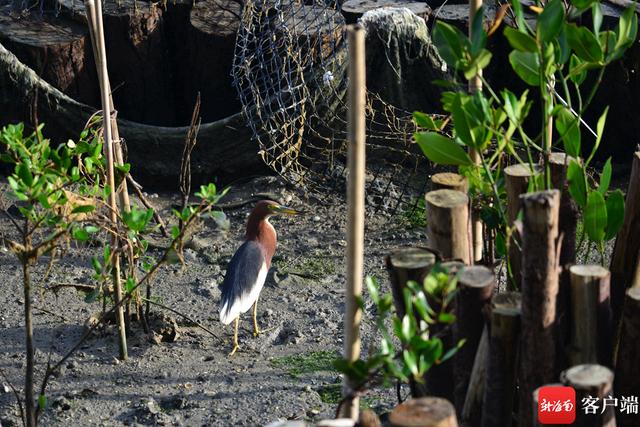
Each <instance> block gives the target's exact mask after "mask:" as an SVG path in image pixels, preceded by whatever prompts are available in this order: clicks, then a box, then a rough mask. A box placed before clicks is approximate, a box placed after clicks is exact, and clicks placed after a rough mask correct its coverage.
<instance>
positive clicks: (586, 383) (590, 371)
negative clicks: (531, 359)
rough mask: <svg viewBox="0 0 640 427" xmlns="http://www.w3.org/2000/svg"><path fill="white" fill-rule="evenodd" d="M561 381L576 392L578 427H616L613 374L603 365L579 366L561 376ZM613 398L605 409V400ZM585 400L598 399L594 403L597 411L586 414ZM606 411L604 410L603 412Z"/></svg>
mask: <svg viewBox="0 0 640 427" xmlns="http://www.w3.org/2000/svg"><path fill="white" fill-rule="evenodd" d="M560 380H561V381H562V383H563V384H564V385H566V386H571V387H573V388H574V389H575V390H576V405H577V406H578V408H577V410H576V421H575V423H574V424H572V425H574V426H577V427H596V426H597V427H600V426H602V427H615V426H616V418H615V412H616V408H615V407H614V406H613V405H612V404H613V372H612V371H611V370H610V369H609V368H607V367H605V366H601V365H577V366H573V367H571V368H569V369H567V370H566V371H563V372H562V374H561V375H560ZM607 398H611V400H610V401H609V402H610V406H607V407H606V408H603V406H604V401H603V399H607ZM583 399H589V400H593V399H597V401H594V403H595V405H596V408H597V409H596V410H595V411H594V412H593V413H585V409H584V407H585V401H584V400H583ZM603 409H604V410H603Z"/></svg>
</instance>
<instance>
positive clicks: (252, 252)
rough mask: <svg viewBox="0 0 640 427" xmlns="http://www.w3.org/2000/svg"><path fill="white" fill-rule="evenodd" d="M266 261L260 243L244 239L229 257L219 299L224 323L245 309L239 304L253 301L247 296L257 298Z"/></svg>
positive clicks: (221, 318) (264, 274)
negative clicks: (229, 260) (231, 256)
mask: <svg viewBox="0 0 640 427" xmlns="http://www.w3.org/2000/svg"><path fill="white" fill-rule="evenodd" d="M265 269H266V262H265V259H264V255H263V253H262V250H261V249H260V245H258V243H256V242H254V241H251V240H249V241H246V242H244V243H243V244H242V246H240V248H239V249H238V250H237V251H236V253H235V254H234V255H233V258H231V262H229V266H228V267H227V274H226V275H225V277H224V282H223V283H222V298H221V300H220V320H221V321H222V323H224V324H229V323H230V322H231V321H233V320H234V319H235V318H236V317H237V316H238V315H239V314H241V313H242V312H244V311H246V309H248V308H246V309H244V308H245V307H240V305H243V306H244V305H247V303H249V307H250V305H251V304H252V303H253V301H248V300H247V299H248V298H252V299H253V298H254V297H255V299H257V294H256V295H253V294H255V293H256V292H259V290H260V289H256V288H262V285H263V284H264V277H262V276H266V273H264V272H265Z"/></svg>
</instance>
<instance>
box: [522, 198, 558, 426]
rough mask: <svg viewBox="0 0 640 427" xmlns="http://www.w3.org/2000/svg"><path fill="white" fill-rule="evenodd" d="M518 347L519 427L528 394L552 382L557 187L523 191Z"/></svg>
mask: <svg viewBox="0 0 640 427" xmlns="http://www.w3.org/2000/svg"><path fill="white" fill-rule="evenodd" d="M522 202H523V206H522V209H523V227H522V266H523V268H522V341H521V346H522V351H521V352H520V356H521V362H520V376H519V378H520V405H519V408H520V416H519V419H520V426H523V427H524V426H530V425H531V420H532V414H531V396H532V393H533V391H534V390H535V389H536V388H537V387H539V386H541V385H542V384H545V383H548V382H551V381H553V380H554V379H555V378H556V375H557V372H556V369H555V346H556V336H555V327H556V298H557V296H558V266H557V264H556V262H557V254H556V253H557V248H556V243H557V239H558V212H559V209H560V192H559V191H558V190H550V191H541V192H537V193H530V194H526V195H523V196H522Z"/></svg>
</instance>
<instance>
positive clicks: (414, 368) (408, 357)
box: [402, 350, 419, 376]
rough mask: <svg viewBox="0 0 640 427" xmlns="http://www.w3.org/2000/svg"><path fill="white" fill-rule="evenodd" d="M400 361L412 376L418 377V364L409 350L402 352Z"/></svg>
mask: <svg viewBox="0 0 640 427" xmlns="http://www.w3.org/2000/svg"><path fill="white" fill-rule="evenodd" d="M402 360H404V364H405V366H406V367H407V368H409V370H410V371H411V373H412V374H413V375H414V376H418V373H419V371H418V363H417V361H416V355H415V354H413V353H412V352H410V351H409V350H404V351H403V352H402Z"/></svg>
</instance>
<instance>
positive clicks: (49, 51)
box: [0, 5, 100, 106]
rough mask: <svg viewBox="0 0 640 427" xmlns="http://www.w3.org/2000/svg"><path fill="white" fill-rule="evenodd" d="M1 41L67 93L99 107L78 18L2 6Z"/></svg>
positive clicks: (88, 47) (93, 72)
mask: <svg viewBox="0 0 640 427" xmlns="http://www.w3.org/2000/svg"><path fill="white" fill-rule="evenodd" d="M0 43H2V44H3V45H4V46H5V47H6V48H7V49H8V50H10V51H11V52H12V53H13V54H14V55H16V57H17V58H18V60H20V61H21V62H22V63H24V64H25V65H26V66H28V67H30V68H31V69H33V70H34V71H35V72H36V73H37V74H38V75H39V76H40V77H42V78H43V79H44V80H46V81H47V82H49V83H50V84H51V85H52V86H53V87H55V88H56V89H59V90H60V91H61V92H63V93H64V94H65V95H68V96H69V97H71V98H73V99H77V100H78V101H80V102H83V103H86V104H90V105H95V106H99V105H100V90H99V87H98V77H97V75H96V69H95V66H94V64H93V59H92V58H91V42H90V40H89V32H88V31H87V27H86V26H83V25H81V24H79V23H77V22H75V21H72V20H69V19H64V18H60V17H57V18H54V17H48V16H46V15H45V16H43V15H42V14H41V13H40V12H39V11H36V12H31V13H26V14H23V13H19V12H17V11H14V10H13V9H12V6H11V5H7V6H3V7H2V8H0Z"/></svg>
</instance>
